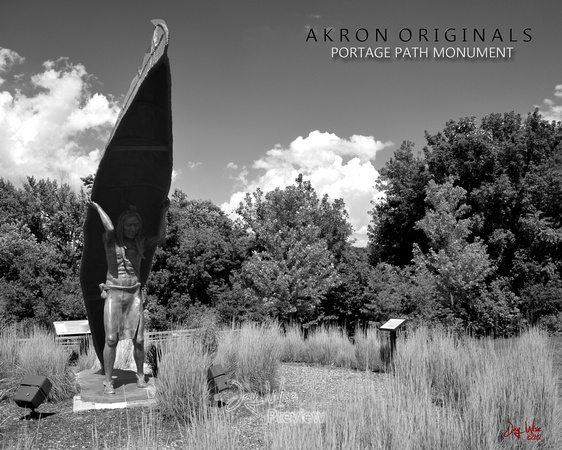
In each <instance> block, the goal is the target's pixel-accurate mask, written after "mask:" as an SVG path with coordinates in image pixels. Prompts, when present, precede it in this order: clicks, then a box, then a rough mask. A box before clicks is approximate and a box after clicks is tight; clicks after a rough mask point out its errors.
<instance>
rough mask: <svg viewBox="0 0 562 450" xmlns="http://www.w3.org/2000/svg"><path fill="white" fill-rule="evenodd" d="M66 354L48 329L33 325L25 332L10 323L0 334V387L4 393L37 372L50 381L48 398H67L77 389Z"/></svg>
mask: <svg viewBox="0 0 562 450" xmlns="http://www.w3.org/2000/svg"><path fill="white" fill-rule="evenodd" d="M69 357H70V351H69V350H68V349H66V348H64V347H62V346H60V345H58V344H57V343H56V342H55V337H54V335H53V334H52V333H51V332H49V331H47V330H45V329H43V328H39V327H35V328H33V329H32V330H31V331H30V332H29V333H27V334H26V333H24V332H23V331H22V330H21V329H20V328H18V327H17V325H11V326H9V327H7V328H6V329H5V330H2V332H1V334H0V371H1V373H0V381H1V380H3V381H1V384H0V389H2V390H3V391H4V395H6V393H8V392H13V391H14V388H16V387H17V385H19V384H20V383H21V382H22V381H23V379H24V378H25V377H26V376H27V375H39V376H44V377H47V378H48V379H49V381H50V382H51V383H52V388H51V391H50V393H49V396H48V398H49V399H50V400H53V401H60V400H64V399H67V398H69V397H71V396H72V395H74V393H75V392H76V386H75V383H74V375H73V373H72V371H71V370H70V368H69V365H68V361H69Z"/></svg>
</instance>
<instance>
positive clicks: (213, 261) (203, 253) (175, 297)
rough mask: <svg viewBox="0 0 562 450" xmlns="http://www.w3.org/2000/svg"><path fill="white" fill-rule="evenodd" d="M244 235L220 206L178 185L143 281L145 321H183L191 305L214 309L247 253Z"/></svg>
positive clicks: (159, 324)
mask: <svg viewBox="0 0 562 450" xmlns="http://www.w3.org/2000/svg"><path fill="white" fill-rule="evenodd" d="M246 240H247V239H246V236H245V233H243V232H242V231H241V230H240V229H238V228H237V227H236V225H235V224H234V223H233V222H232V220H231V219H229V218H228V217H227V216H226V214H225V213H224V212H223V211H221V210H220V208H218V207H217V206H215V205H214V204H212V203H211V202H209V201H203V200H189V199H187V196H186V195H185V194H184V193H183V192H181V191H179V190H176V191H175V192H174V194H173V195H172V200H171V205H170V209H169V212H168V217H167V239H166V243H165V245H164V246H163V247H161V248H159V249H158V250H157V251H156V254H155V258H154V264H153V269H152V272H151V275H150V277H149V280H148V283H147V287H148V294H149V295H148V296H149V301H148V305H147V311H148V312H149V315H150V322H149V325H150V326H151V327H153V328H164V327H166V326H168V325H169V323H170V322H174V321H175V322H178V321H185V320H187V318H188V317H187V316H188V313H189V309H190V308H191V307H201V306H203V307H207V308H212V309H213V308H216V307H217V306H218V304H219V303H220V302H221V301H222V300H221V299H222V296H223V295H224V292H225V291H228V290H229V289H230V288H231V281H230V277H231V275H232V272H233V271H234V270H235V269H238V268H240V266H241V264H242V260H243V259H244V258H245V256H246V254H247V249H246V245H247V244H246Z"/></svg>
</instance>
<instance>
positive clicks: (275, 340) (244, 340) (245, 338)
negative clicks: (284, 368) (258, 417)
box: [216, 322, 283, 394]
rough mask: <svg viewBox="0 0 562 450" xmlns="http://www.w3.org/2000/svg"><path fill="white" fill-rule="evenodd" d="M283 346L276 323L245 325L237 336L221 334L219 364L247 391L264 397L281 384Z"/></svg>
mask: <svg viewBox="0 0 562 450" xmlns="http://www.w3.org/2000/svg"><path fill="white" fill-rule="evenodd" d="M282 342H283V340H282V337H281V331H280V327H279V324H277V323H276V322H272V323H264V324H252V323H246V324H244V325H242V327H241V329H240V331H238V332H231V333H223V334H222V336H221V340H220V342H219V348H218V353H217V356H216V362H217V363H218V364H221V365H223V367H224V368H225V370H226V371H227V375H228V377H229V378H230V379H231V380H236V382H237V383H238V384H239V386H240V387H241V388H243V389H244V390H245V391H249V392H256V393H259V394H265V393H268V392H270V391H271V390H274V389H277V387H278V384H279V380H278V378H277V373H278V370H279V364H280V360H281V352H282Z"/></svg>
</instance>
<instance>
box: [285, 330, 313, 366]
mask: <svg viewBox="0 0 562 450" xmlns="http://www.w3.org/2000/svg"><path fill="white" fill-rule="evenodd" d="M306 359H307V356H306V343H305V342H304V334H303V332H302V329H301V327H300V325H298V324H290V325H288V326H287V328H286V330H285V335H284V336H283V346H282V350H281V361H283V362H306Z"/></svg>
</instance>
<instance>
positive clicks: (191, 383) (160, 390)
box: [156, 336, 212, 423]
mask: <svg viewBox="0 0 562 450" xmlns="http://www.w3.org/2000/svg"><path fill="white" fill-rule="evenodd" d="M161 348H162V356H161V359H160V361H159V363H158V378H157V379H156V394H157V399H158V404H159V408H160V412H161V413H162V415H163V417H164V418H167V419H175V420H177V421H178V422H179V423H190V422H194V421H197V420H200V419H201V418H204V417H206V415H207V413H208V409H209V390H208V388H207V370H208V368H209V367H210V366H211V363H212V360H211V357H210V355H209V354H208V353H207V352H205V347H204V344H203V342H202V340H201V339H197V338H196V337H192V336H181V337H178V338H177V339H172V340H169V341H167V342H165V343H164V344H163V345H162V347H161Z"/></svg>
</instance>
